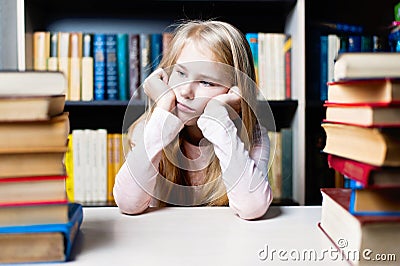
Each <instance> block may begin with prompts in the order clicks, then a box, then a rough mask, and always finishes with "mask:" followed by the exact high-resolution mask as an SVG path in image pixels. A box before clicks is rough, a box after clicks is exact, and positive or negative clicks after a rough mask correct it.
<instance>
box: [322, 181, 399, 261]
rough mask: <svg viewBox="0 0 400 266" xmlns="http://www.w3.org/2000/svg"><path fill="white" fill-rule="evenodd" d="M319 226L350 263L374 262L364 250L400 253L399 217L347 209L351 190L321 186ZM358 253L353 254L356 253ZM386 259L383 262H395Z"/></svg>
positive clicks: (375, 252)
mask: <svg viewBox="0 0 400 266" xmlns="http://www.w3.org/2000/svg"><path fill="white" fill-rule="evenodd" d="M321 194H322V198H323V200H322V213H321V222H320V224H319V227H320V229H321V230H322V231H323V232H324V233H325V234H326V236H327V237H328V238H329V239H330V240H331V241H332V243H333V244H334V245H335V246H336V247H337V248H338V249H339V250H340V251H341V252H342V254H343V255H344V257H345V258H346V259H348V260H349V261H350V262H351V263H352V264H353V265H376V261H373V260H369V261H368V260H366V259H365V257H364V256H362V255H363V251H364V250H366V249H369V250H371V251H372V252H373V254H395V256H396V258H398V257H399V256H400V217H398V216H376V215H369V216H359V215H353V214H351V213H350V212H349V204H350V195H351V189H341V188H323V189H321ZM357 254H358V255H359V256H356V255H357ZM397 264H398V262H397V261H385V265H397Z"/></svg>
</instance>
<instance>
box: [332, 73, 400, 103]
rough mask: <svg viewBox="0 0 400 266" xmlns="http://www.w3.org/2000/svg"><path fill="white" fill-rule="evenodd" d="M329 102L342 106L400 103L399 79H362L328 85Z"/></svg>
mask: <svg viewBox="0 0 400 266" xmlns="http://www.w3.org/2000/svg"><path fill="white" fill-rule="evenodd" d="M328 86H329V89H328V101H329V102H331V103H340V104H357V103H359V104H367V103H393V102H400V80H399V79H360V80H347V81H337V82H329V83H328Z"/></svg>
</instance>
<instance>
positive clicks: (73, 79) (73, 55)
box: [69, 32, 82, 101]
mask: <svg viewBox="0 0 400 266" xmlns="http://www.w3.org/2000/svg"><path fill="white" fill-rule="evenodd" d="M69 41H70V45H69V47H70V50H69V60H70V64H69V67H70V69H69V73H70V74H69V92H70V98H69V100H71V101H80V100H81V58H82V33H78V32H76V33H70V39H69Z"/></svg>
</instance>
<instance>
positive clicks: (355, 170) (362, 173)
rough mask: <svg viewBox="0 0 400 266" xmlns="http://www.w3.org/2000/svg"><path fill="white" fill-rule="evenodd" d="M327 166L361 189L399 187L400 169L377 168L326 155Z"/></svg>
mask: <svg viewBox="0 0 400 266" xmlns="http://www.w3.org/2000/svg"><path fill="white" fill-rule="evenodd" d="M328 165H329V167H331V168H333V169H335V170H336V171H338V172H340V173H341V174H343V175H345V176H347V177H348V178H351V179H352V180H354V181H357V182H358V183H359V184H360V185H361V186H362V187H364V188H368V187H375V188H378V187H380V188H383V187H400V167H377V166H373V165H371V164H366V163H362V162H358V161H354V160H351V159H347V158H343V157H340V156H336V155H332V154H328Z"/></svg>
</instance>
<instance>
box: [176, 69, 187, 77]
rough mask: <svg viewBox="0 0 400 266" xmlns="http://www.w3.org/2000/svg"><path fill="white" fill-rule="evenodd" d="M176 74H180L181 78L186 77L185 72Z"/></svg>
mask: <svg viewBox="0 0 400 266" xmlns="http://www.w3.org/2000/svg"><path fill="white" fill-rule="evenodd" d="M176 73H177V74H178V76H179V77H181V78H184V77H185V76H186V75H185V73H184V72H182V71H179V70H177V71H176Z"/></svg>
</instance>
